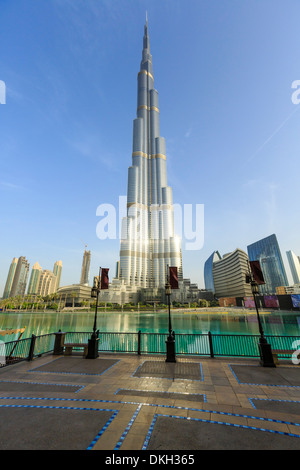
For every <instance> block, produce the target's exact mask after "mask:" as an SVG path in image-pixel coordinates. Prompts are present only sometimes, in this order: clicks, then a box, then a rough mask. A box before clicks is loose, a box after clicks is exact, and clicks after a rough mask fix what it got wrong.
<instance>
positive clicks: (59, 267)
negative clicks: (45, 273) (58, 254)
mask: <svg viewBox="0 0 300 470" xmlns="http://www.w3.org/2000/svg"><path fill="white" fill-rule="evenodd" d="M61 272H62V261H56V262H55V263H54V268H53V273H54V275H55V276H56V285H55V291H57V289H58V288H59V285H60V278H61Z"/></svg>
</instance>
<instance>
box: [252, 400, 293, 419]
mask: <svg viewBox="0 0 300 470" xmlns="http://www.w3.org/2000/svg"><path fill="white" fill-rule="evenodd" d="M249 401H250V403H251V405H252V406H253V408H255V409H256V410H267V411H274V412H279V413H288V414H292V415H294V417H295V419H297V418H298V420H300V401H296V400H280V399H278V400H276V399H270V398H249ZM297 415H298V416H297Z"/></svg>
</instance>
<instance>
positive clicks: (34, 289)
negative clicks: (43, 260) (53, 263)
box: [27, 262, 42, 294]
mask: <svg viewBox="0 0 300 470" xmlns="http://www.w3.org/2000/svg"><path fill="white" fill-rule="evenodd" d="M41 273H42V268H41V266H40V265H39V263H38V262H36V263H34V265H33V266H32V270H31V274H30V279H29V284H28V289H27V294H37V293H38V291H39V283H40V277H41Z"/></svg>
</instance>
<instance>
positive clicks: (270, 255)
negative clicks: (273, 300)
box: [247, 234, 288, 294]
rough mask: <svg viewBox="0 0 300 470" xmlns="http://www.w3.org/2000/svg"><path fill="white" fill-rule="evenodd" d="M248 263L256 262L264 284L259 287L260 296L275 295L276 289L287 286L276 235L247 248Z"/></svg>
mask: <svg viewBox="0 0 300 470" xmlns="http://www.w3.org/2000/svg"><path fill="white" fill-rule="evenodd" d="M247 250H248V256H249V260H250V261H256V260H258V261H259V262H260V266H261V270H262V273H263V276H264V280H265V284H262V285H260V286H259V291H260V293H261V294H276V287H279V286H287V285H288V280H287V276H286V272H285V268H284V264H283V260H282V256H281V252H280V249H279V245H278V241H277V238H276V235H275V234H273V235H270V236H269V237H266V238H263V239H262V240H258V241H257V242H255V243H252V244H251V245H249V246H247Z"/></svg>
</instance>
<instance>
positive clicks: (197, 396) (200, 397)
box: [115, 388, 206, 403]
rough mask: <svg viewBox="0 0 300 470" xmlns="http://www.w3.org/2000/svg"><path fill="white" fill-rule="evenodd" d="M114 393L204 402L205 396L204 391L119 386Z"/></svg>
mask: <svg viewBox="0 0 300 470" xmlns="http://www.w3.org/2000/svg"><path fill="white" fill-rule="evenodd" d="M115 395H124V396H128V395H129V396H137V397H153V398H167V399H169V400H185V401H196V402H202V403H203V402H206V396H205V394H204V393H177V392H164V391H155V390H134V389H128V388H126V389H124V388H119V389H118V390H117V391H116V392H115Z"/></svg>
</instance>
